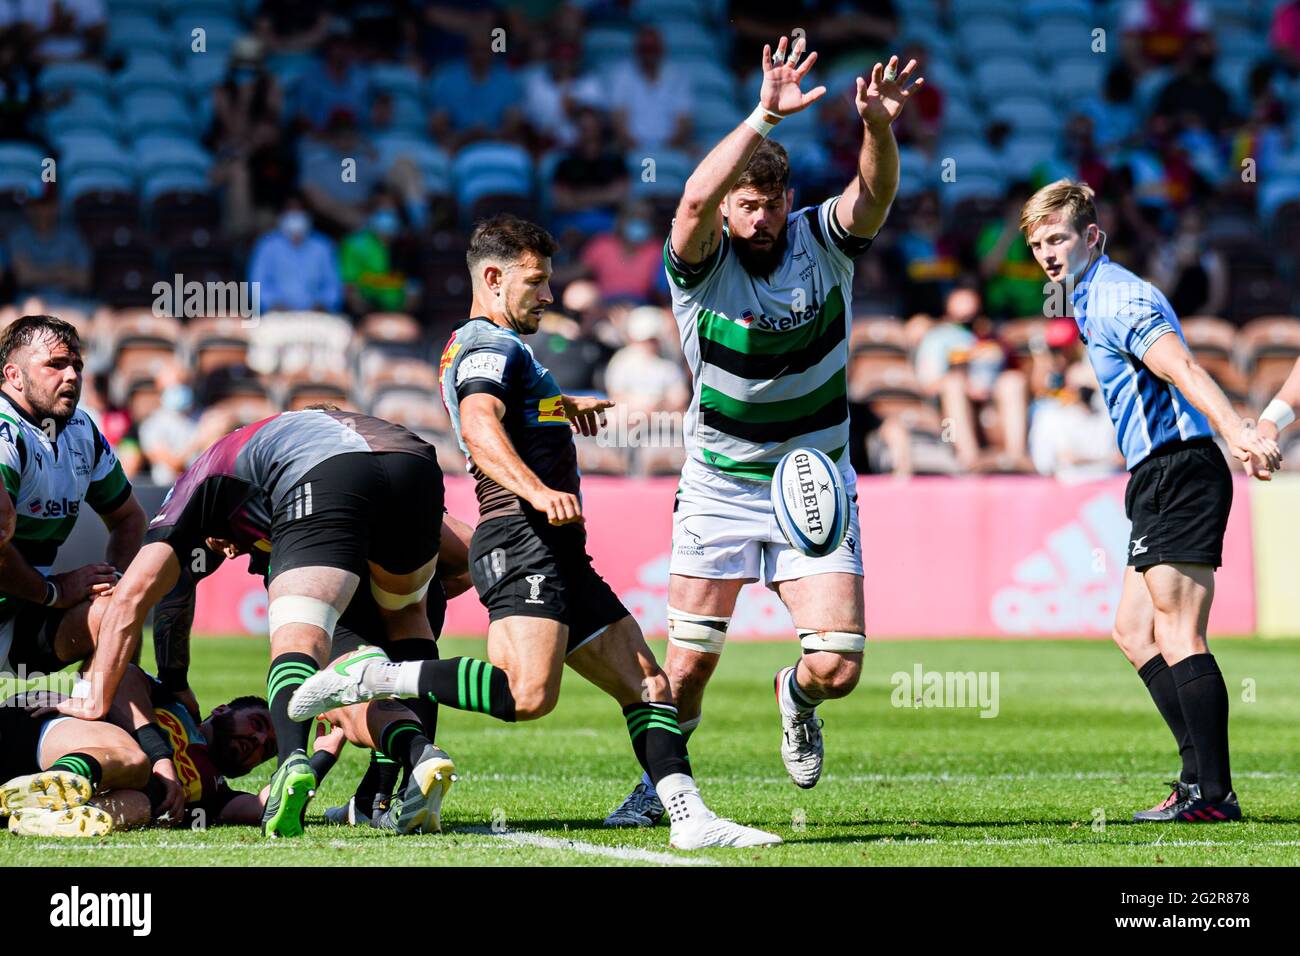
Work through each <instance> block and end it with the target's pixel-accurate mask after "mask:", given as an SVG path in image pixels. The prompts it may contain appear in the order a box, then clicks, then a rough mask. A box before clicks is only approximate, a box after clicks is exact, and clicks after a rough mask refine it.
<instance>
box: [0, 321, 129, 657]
mask: <svg viewBox="0 0 1300 956" xmlns="http://www.w3.org/2000/svg"><path fill="white" fill-rule="evenodd" d="M0 375H2V376H3V380H2V381H0V479H2V480H3V484H4V490H5V491H6V492H7V494H4V495H0V674H3V673H12V672H15V671H17V670H18V669H19V668H22V669H23V670H25V671H26V673H27V675H28V676H31V675H32V674H53V673H56V672H58V671H60V670H62V669H63V668H64V667H66V666H67V665H68V664H71V663H74V662H76V661H82V660H85V659H86V658H87V657H88V656H89V655H90V653H91V651H92V649H93V648H92V645H91V644H90V641H89V637H88V634H87V630H86V628H85V615H86V613H87V611H88V608H89V605H90V601H91V599H92V598H93V597H95V596H96V595H99V594H103V593H106V592H107V591H108V590H109V589H110V588H111V587H112V586H113V582H114V581H115V580H116V578H117V572H118V570H119V569H124V568H125V567H126V566H127V565H128V564H129V563H130V562H131V559H132V558H133V557H135V554H136V552H137V551H139V549H140V542H141V539H142V538H143V537H144V530H145V515H144V510H143V509H142V508H141V507H140V504H139V502H138V501H136V499H135V496H134V495H133V494H132V492H131V484H130V482H128V481H127V480H126V476H125V475H124V474H123V473H122V466H121V465H120V464H118V461H117V456H116V455H114V454H113V450H112V449H111V448H110V447H109V445H108V442H107V441H105V440H104V436H103V435H101V434H100V433H99V429H97V428H96V427H95V425H94V423H93V422H92V421H91V420H90V418H89V417H88V416H87V415H86V413H85V412H83V411H79V410H78V408H77V403H78V402H79V401H80V400H81V386H82V359H81V342H80V340H79V339H78V337H77V330H76V329H75V328H73V327H72V326H71V325H69V324H68V323H67V322H64V321H62V320H60V319H56V318H54V317H53V316H48V315H25V316H23V317H22V318H20V319H18V320H17V321H16V322H13V323H12V324H10V325H9V326H8V327H7V328H6V329H5V330H4V332H3V333H0ZM82 504H87V505H89V506H90V507H91V508H93V509H94V510H95V512H96V514H98V515H99V517H100V519H101V520H102V521H103V522H104V524H105V525H106V526H107V527H108V529H109V531H108V545H107V549H106V551H105V560H104V561H103V562H102V563H98V564H88V565H85V566H84V567H80V568H74V569H72V570H70V571H64V572H62V573H60V574H50V567H51V565H53V564H54V561H55V559H56V557H57V556H58V552H59V548H60V547H61V546H62V545H63V543H64V542H65V541H66V540H67V539H68V536H69V535H70V534H71V533H72V529H73V527H74V526H75V525H76V523H77V518H78V516H79V515H80V513H81V506H82ZM15 511H16V512H17V517H15Z"/></svg>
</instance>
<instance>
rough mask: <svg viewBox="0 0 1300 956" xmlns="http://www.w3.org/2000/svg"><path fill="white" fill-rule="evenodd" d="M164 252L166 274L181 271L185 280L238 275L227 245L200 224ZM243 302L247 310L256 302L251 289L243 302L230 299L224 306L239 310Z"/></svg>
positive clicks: (221, 279)
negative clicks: (217, 239) (214, 237)
mask: <svg viewBox="0 0 1300 956" xmlns="http://www.w3.org/2000/svg"><path fill="white" fill-rule="evenodd" d="M167 253H168V254H167V263H166V265H167V270H166V271H167V275H173V276H174V275H183V276H185V281H187V282H188V281H190V280H194V281H196V282H220V283H227V282H236V281H238V280H239V279H240V277H241V272H240V270H239V269H238V268H236V265H235V258H234V255H233V253H232V252H231V250H230V249H229V247H227V246H226V245H225V244H224V243H222V242H219V241H216V240H214V239H213V236H212V234H211V233H210V232H208V231H207V230H205V229H202V228H199V227H195V228H193V229H191V230H190V232H189V234H188V235H184V236H182V237H181V239H179V240H178V241H177V242H176V243H175V244H174V245H172V246H171V247H170V248H169V249H168V250H167ZM245 303H246V304H247V306H248V307H249V309H250V311H251V310H252V309H254V308H255V307H256V306H257V305H258V303H256V302H255V301H253V299H252V292H251V291H250V292H249V293H247V296H246V298H245V300H244V302H242V303H241V302H240V301H237V300H235V299H230V300H229V304H228V306H227V308H228V310H229V311H231V312H238V311H239V308H240V306H241V305H243V304H245Z"/></svg>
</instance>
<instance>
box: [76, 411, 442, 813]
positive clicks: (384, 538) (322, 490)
mask: <svg viewBox="0 0 1300 956" xmlns="http://www.w3.org/2000/svg"><path fill="white" fill-rule="evenodd" d="M442 514H443V482H442V471H441V469H440V468H439V467H438V461H437V455H436V453H435V452H434V449H433V446H432V445H429V444H428V443H427V442H424V441H422V440H421V439H419V438H418V437H416V436H415V435H414V434H412V433H411V432H409V431H407V430H406V429H404V428H401V427H399V426H397V425H394V424H392V423H390V422H386V421H383V420H381V419H377V418H372V417H370V416H366V415H350V414H345V413H344V412H341V411H325V410H304V411H298V412H285V413H281V414H278V415H274V416H271V417H270V418H266V419H263V420H262V421H259V422H254V423H253V424H251V425H247V426H245V427H243V428H240V429H237V430H236V431H234V432H232V433H230V434H229V435H226V436H225V437H223V438H221V439H220V440H218V441H217V442H215V443H214V444H213V445H212V446H211V447H210V448H209V449H208V450H207V451H206V452H204V453H203V454H202V455H201V456H199V458H198V459H197V460H196V461H195V462H194V464H192V465H191V466H190V467H189V468H188V469H187V470H186V471H185V473H184V474H183V475H181V477H180V478H179V479H178V481H177V482H176V485H175V487H173V488H172V490H171V492H170V493H169V495H168V497H167V498H166V499H165V500H164V502H163V504H162V507H161V508H160V509H159V511H158V513H157V514H156V515H155V516H154V518H153V520H152V521H151V522H150V525H149V531H148V534H147V539H146V543H145V546H144V547H143V548H141V549H140V553H139V554H138V555H137V556H136V559H135V560H134V561H132V562H131V565H130V567H128V568H127V570H126V573H125V574H124V575H123V577H122V579H121V581H120V582H119V583H118V584H117V586H116V587H115V589H114V591H113V595H112V599H111V601H110V603H109V606H108V609H107V610H106V611H105V612H104V618H103V622H102V624H101V626H100V640H99V644H98V651H97V653H96V654H95V656H94V660H93V664H92V666H91V668H90V671H89V677H90V680H91V686H92V687H94V688H95V689H96V691H97V692H96V693H95V694H92V695H91V696H89V697H85V698H80V699H74V700H66V701H63V702H62V703H60V704H59V709H60V710H61V711H62V712H63V713H65V714H68V715H69V716H74V717H83V718H86V719H98V718H100V717H103V716H104V715H105V714H106V713H107V710H108V702H109V701H111V700H112V699H113V695H114V694H115V692H116V690H117V686H118V682H119V681H120V680H121V677H122V674H123V672H124V671H125V669H126V665H127V662H128V661H129V660H130V659H131V657H132V655H133V654H134V653H135V651H136V650H137V648H138V647H139V645H140V640H141V631H142V629H143V626H144V620H145V617H146V615H147V613H148V611H149V609H150V608H152V607H153V606H154V605H156V604H157V603H158V602H159V600H160V599H161V598H162V597H163V596H164V595H165V594H167V592H168V591H170V590H171V589H172V588H173V587H174V586H175V585H176V583H177V581H178V580H179V579H180V576H181V569H182V568H183V567H187V568H189V569H190V570H191V571H200V570H202V568H201V567H198V566H197V565H198V563H199V562H202V561H206V560H207V557H206V556H207V555H208V554H209V553H210V550H211V549H213V548H217V549H219V548H221V547H223V546H224V545H225V544H227V543H229V544H231V545H233V546H234V547H236V548H237V549H238V550H240V551H249V552H251V551H252V550H254V549H257V550H260V551H263V552H266V554H267V563H268V567H269V570H268V573H267V582H268V583H267V591H268V611H267V614H268V630H269V632H270V640H271V668H270V672H269V674H268V677H267V700H268V702H269V706H270V709H271V723H272V726H273V727H274V729H275V735H276V740H277V758H278V766H277V768H276V771H275V773H274V775H273V776H272V778H271V786H270V793H269V795H268V798H267V802H266V808H265V811H264V812H263V816H262V830H263V833H264V834H265V835H266V836H270V837H277V836H281V837H283V836H297V835H299V834H301V833H302V820H303V816H304V814H305V812H306V807H307V803H308V801H309V800H310V799H311V797H312V796H314V794H315V786H316V778H315V774H314V773H313V771H312V768H311V765H310V763H309V761H308V758H307V754H306V747H307V739H308V727H306V726H304V725H302V724H300V723H298V722H296V721H293V720H291V719H290V718H289V716H288V702H289V699H290V697H291V695H292V693H293V691H294V690H295V689H296V688H297V687H298V685H299V684H301V683H302V682H303V681H304V680H305V679H306V678H307V677H309V676H310V675H311V674H313V673H315V672H316V671H317V670H318V669H319V668H320V667H321V666H323V665H324V664H325V663H326V662H327V661H328V660H329V659H330V639H331V637H332V635H333V633H334V629H335V626H336V625H337V623H338V619H339V615H340V614H342V613H343V611H344V610H345V609H346V608H347V606H348V604H349V602H350V601H351V599H352V596H353V594H354V592H355V591H356V590H357V586H358V584H359V583H361V582H363V581H365V582H368V585H369V590H370V594H371V596H372V598H373V599H374V601H375V603H376V604H377V605H378V607H379V615H380V618H381V620H382V622H383V624H384V627H385V631H386V635H387V637H388V638H389V639H392V640H397V639H399V637H411V636H416V635H418V636H419V637H421V638H422V639H423V640H425V641H428V642H432V639H433V635H432V633H431V632H430V630H429V621H428V618H427V616H426V610H425V595H426V592H427V590H428V588H429V585H430V583H431V582H432V580H433V575H434V571H435V569H436V566H437V559H438V548H439V542H440V537H441V528H442ZM451 769H452V768H451V762H450V760H448V759H447V758H446V755H445V754H441V752H431V753H430V755H429V760H428V761H426V762H425V763H424V764H422V766H421V768H420V773H419V774H418V777H419V781H420V784H421V786H422V787H432V786H434V783H435V779H437V778H438V777H441V778H442V779H447V778H448V777H449V774H450V770H451Z"/></svg>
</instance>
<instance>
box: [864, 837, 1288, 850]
mask: <svg viewBox="0 0 1300 956" xmlns="http://www.w3.org/2000/svg"><path fill="white" fill-rule="evenodd" d="M862 843H863V844H864V845H865V844H871V845H881V844H883V845H884V846H909V845H912V846H921V845H924V846H1078V847H1088V848H1090V849H1096V848H1100V847H1109V848H1112V849H1122V848H1124V847H1134V848H1136V849H1151V850H1159V849H1163V848H1165V847H1193V846H1201V847H1203V846H1226V847H1233V848H1236V849H1239V850H1247V849H1251V848H1253V847H1257V846H1259V847H1262V846H1278V847H1283V846H1300V840H1264V841H1255V840H1252V841H1250V842H1233V841H1230V840H1154V841H1152V842H1150V843H1147V842H1143V841H1127V840H1119V841H1115V842H1113V843H1112V842H1110V841H1109V840H1107V839H1105V838H1102V839H1098V840H1061V839H1058V838H1056V837H1012V838H992V839H988V840H975V839H962V840H939V839H936V838H934V837H904V838H903V839H901V840H889V841H888V842H887V843H886V842H885V841H884V840H864V841H862Z"/></svg>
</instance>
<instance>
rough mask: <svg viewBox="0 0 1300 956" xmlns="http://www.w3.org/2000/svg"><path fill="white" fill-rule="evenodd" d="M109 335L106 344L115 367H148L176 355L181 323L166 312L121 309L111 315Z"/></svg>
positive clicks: (120, 368) (179, 340) (121, 368)
mask: <svg viewBox="0 0 1300 956" xmlns="http://www.w3.org/2000/svg"><path fill="white" fill-rule="evenodd" d="M112 336H113V337H112V340H111V342H110V343H109V348H110V349H111V351H112V355H113V366H114V367H115V368H117V369H119V370H125V369H131V368H136V369H147V368H149V367H150V366H151V365H152V364H154V363H156V362H159V361H165V360H167V359H171V358H173V357H174V356H175V355H176V352H177V347H178V346H179V345H180V342H181V326H180V323H179V322H178V321H177V320H176V319H174V318H171V317H169V316H164V315H155V314H153V313H151V312H148V311H145V310H142V309H141V310H136V309H124V310H122V311H120V312H118V313H117V314H116V315H115V316H114V319H113V325H112Z"/></svg>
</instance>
